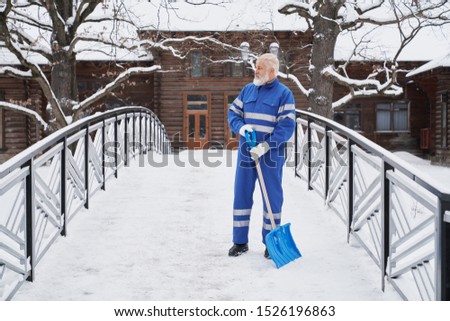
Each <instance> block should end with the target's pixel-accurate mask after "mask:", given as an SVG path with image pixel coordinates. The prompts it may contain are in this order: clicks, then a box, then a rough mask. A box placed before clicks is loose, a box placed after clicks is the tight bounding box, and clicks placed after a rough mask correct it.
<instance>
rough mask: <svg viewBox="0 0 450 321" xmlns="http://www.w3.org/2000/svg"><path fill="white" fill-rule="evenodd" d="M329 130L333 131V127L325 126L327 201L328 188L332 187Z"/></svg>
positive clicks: (325, 192)
mask: <svg viewBox="0 0 450 321" xmlns="http://www.w3.org/2000/svg"><path fill="white" fill-rule="evenodd" d="M329 132H330V133H331V128H330V127H328V126H325V191H324V198H325V202H326V201H327V198H328V190H329V189H330V137H329V136H328V134H329Z"/></svg>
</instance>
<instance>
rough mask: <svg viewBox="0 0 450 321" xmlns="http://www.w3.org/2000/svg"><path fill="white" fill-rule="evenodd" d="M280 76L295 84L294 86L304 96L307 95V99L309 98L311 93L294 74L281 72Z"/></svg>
mask: <svg viewBox="0 0 450 321" xmlns="http://www.w3.org/2000/svg"><path fill="white" fill-rule="evenodd" d="M278 76H279V77H281V78H284V79H288V80H290V81H292V82H294V84H295V85H296V86H297V87H298V88H299V89H300V91H301V92H302V94H303V95H305V96H306V97H308V96H309V91H308V90H306V88H305V87H304V86H303V85H302V83H301V82H300V80H298V78H297V77H296V76H295V75H294V74H285V73H282V72H281V71H280V72H278Z"/></svg>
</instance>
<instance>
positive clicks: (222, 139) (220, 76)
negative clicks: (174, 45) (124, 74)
mask: <svg viewBox="0 0 450 321" xmlns="http://www.w3.org/2000/svg"><path fill="white" fill-rule="evenodd" d="M189 34H191V35H192V33H189ZM186 35H187V33H185V32H167V33H162V32H161V31H159V32H158V33H157V34H156V33H155V34H154V33H153V32H151V31H147V32H146V33H145V34H144V35H143V36H144V37H152V38H155V37H172V38H173V37H177V38H178V37H179V38H182V37H184V36H186ZM196 35H197V36H199V37H200V36H202V37H204V36H214V37H215V39H217V40H219V41H221V42H224V43H227V44H228V45H231V46H233V47H234V48H239V46H240V44H241V43H242V42H248V43H249V45H250V48H251V51H252V52H255V53H257V54H262V53H264V52H268V50H269V45H270V44H271V43H274V42H275V43H278V44H279V45H280V48H282V50H280V53H279V57H280V61H281V70H283V71H286V69H287V70H290V72H295V73H296V75H297V76H298V77H299V78H300V79H301V81H304V82H308V79H307V75H306V73H305V72H304V68H305V67H306V66H307V64H308V59H309V57H308V54H309V49H307V46H306V45H307V44H308V43H310V41H311V35H307V34H302V33H296V32H292V31H278V32H256V31H253V32H250V31H249V32H224V33H220V34H213V33H196ZM184 46H185V48H179V50H184V51H185V52H188V54H187V58H186V59H184V60H180V59H178V58H175V57H174V56H173V55H172V54H171V53H169V52H166V51H160V50H152V54H153V57H154V63H155V64H160V65H162V66H164V69H165V70H168V72H163V73H156V74H155V80H154V86H155V88H154V93H155V97H154V101H155V105H154V110H155V111H156V113H157V114H158V116H159V117H160V119H161V121H162V122H163V123H164V124H165V126H166V129H167V130H168V134H169V136H170V137H171V139H172V141H173V146H174V147H175V148H182V147H187V148H208V147H213V146H216V147H219V148H234V147H236V146H237V139H236V135H235V134H234V133H232V132H231V131H230V129H229V126H228V123H227V113H228V107H229V105H230V104H231V103H232V102H233V101H234V99H235V98H236V97H237V96H238V95H239V92H240V90H241V89H242V88H243V87H244V86H245V85H246V84H247V83H249V82H251V81H252V79H253V71H252V70H251V67H250V66H249V65H246V64H245V63H242V58H241V52H240V51H239V50H236V49H229V48H226V47H223V46H221V45H217V44H215V43H213V42H205V44H196V43H194V42H185V43H184ZM303 47H306V48H304V49H299V48H303ZM282 81H283V82H284V83H286V84H287V85H289V86H290V87H292V84H289V81H284V80H282ZM293 92H294V94H295V99H296V102H297V106H303V107H304V108H306V106H307V103H306V98H305V97H304V96H302V95H301V94H300V91H299V90H293Z"/></svg>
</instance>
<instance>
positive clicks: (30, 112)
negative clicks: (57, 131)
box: [0, 101, 48, 130]
mask: <svg viewBox="0 0 450 321" xmlns="http://www.w3.org/2000/svg"><path fill="white" fill-rule="evenodd" d="M0 107H2V108H4V109H8V110H11V111H15V112H19V113H22V114H25V115H27V116H30V117H32V118H33V119H34V120H35V121H36V123H39V124H40V125H41V126H42V127H43V129H44V130H47V129H48V124H47V123H46V122H45V120H44V119H43V118H42V117H41V115H39V114H38V113H37V112H35V111H34V110H31V109H29V108H26V107H23V106H20V105H16V104H13V103H8V102H6V101H0Z"/></svg>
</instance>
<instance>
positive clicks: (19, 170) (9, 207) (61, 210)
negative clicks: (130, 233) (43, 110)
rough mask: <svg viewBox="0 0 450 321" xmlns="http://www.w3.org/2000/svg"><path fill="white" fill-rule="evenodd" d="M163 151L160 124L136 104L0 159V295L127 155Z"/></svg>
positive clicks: (29, 272) (29, 274) (26, 274)
mask: <svg viewBox="0 0 450 321" xmlns="http://www.w3.org/2000/svg"><path fill="white" fill-rule="evenodd" d="M149 150H154V151H156V152H160V153H170V151H171V145H170V141H169V139H168V138H167V135H166V131H165V128H164V125H163V124H162V123H161V122H160V121H159V119H158V118H157V117H156V115H155V114H154V113H153V112H151V111H150V110H148V109H147V108H143V107H122V108H117V109H114V110H111V111H108V112H105V113H101V114H96V115H93V116H89V117H86V118H84V119H82V120H79V121H77V122H75V123H73V124H71V125H69V126H67V127H65V128H63V129H61V130H58V131H56V132H55V133H53V134H51V135H49V136H48V137H46V138H45V139H43V140H41V141H40V142H38V143H36V144H34V145H32V146H31V147H29V148H28V149H26V150H24V151H23V152H21V153H20V154H18V155H16V156H15V157H13V158H11V159H10V160H8V161H7V162H5V163H4V164H2V165H0V299H2V300H9V299H11V298H12V297H13V296H14V294H15V293H16V291H17V290H18V289H19V287H20V286H21V285H22V284H23V282H24V281H25V280H28V281H33V279H34V272H35V269H36V266H37V265H38V263H39V262H40V261H41V259H42V258H43V256H44V255H45V253H46V252H47V250H48V249H49V248H50V247H51V245H52V244H53V242H54V241H55V240H56V239H57V238H58V237H59V236H60V235H65V234H66V229H67V226H68V223H69V222H70V221H71V220H72V218H73V217H74V216H75V214H76V213H77V212H78V211H79V210H80V209H81V208H83V207H85V208H88V207H89V199H90V198H91V197H92V196H93V195H94V194H95V193H96V192H97V191H98V190H99V189H103V190H105V184H106V181H107V180H108V179H109V178H110V177H112V176H115V177H116V178H117V177H118V170H119V168H121V167H123V166H127V165H128V164H129V161H130V157H135V156H136V155H137V154H145V153H147V152H148V151H149Z"/></svg>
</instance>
